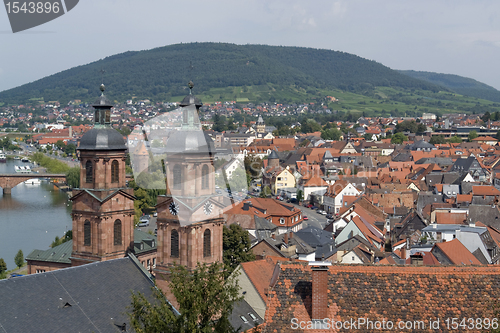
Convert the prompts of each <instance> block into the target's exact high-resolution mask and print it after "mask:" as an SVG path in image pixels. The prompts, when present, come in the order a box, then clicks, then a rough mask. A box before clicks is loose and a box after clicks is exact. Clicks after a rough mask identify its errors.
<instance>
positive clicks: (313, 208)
mask: <svg viewBox="0 0 500 333" xmlns="http://www.w3.org/2000/svg"><path fill="white" fill-rule="evenodd" d="M309 208H311V209H312V210H317V209H319V207H316V206H311V207H309Z"/></svg>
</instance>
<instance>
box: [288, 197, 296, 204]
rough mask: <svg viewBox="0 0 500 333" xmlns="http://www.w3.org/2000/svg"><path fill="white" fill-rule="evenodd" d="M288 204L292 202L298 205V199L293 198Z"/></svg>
mask: <svg viewBox="0 0 500 333" xmlns="http://www.w3.org/2000/svg"><path fill="white" fill-rule="evenodd" d="M288 202H290V203H297V199H296V198H291V199H290V200H288Z"/></svg>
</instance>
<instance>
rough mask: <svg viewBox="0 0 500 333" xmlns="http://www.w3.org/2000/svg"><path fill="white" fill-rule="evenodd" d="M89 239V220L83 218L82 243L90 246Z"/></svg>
mask: <svg viewBox="0 0 500 333" xmlns="http://www.w3.org/2000/svg"><path fill="white" fill-rule="evenodd" d="M90 240H91V229H90V221H89V220H85V222H84V223H83V245H85V246H90Z"/></svg>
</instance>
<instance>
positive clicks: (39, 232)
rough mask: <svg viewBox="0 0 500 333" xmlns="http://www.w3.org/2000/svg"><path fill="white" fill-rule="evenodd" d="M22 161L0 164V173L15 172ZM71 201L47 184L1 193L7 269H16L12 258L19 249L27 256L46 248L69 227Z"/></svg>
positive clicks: (0, 248)
mask: <svg viewBox="0 0 500 333" xmlns="http://www.w3.org/2000/svg"><path fill="white" fill-rule="evenodd" d="M15 165H28V163H22V162H21V161H13V160H10V161H7V163H0V174H8V173H15V171H14V166H15ZM70 214H71V202H70V201H69V200H68V196H67V194H66V193H64V192H61V191H59V190H58V189H57V187H54V185H52V184H50V183H49V182H46V181H43V182H42V183H41V184H40V185H25V184H24V183H21V184H19V185H17V186H16V187H14V188H13V189H12V194H11V195H6V196H4V195H3V193H2V190H0V258H3V259H4V260H5V262H6V263H7V269H9V270H10V269H14V268H16V264H15V263H14V257H15V255H16V253H17V252H18V251H19V250H20V249H21V250H23V253H24V256H25V257H26V256H27V255H28V254H29V253H30V252H31V251H33V250H34V249H40V250H45V249H48V248H49V246H50V244H51V243H52V241H53V240H54V238H55V237H56V236H59V237H61V236H63V234H64V232H65V231H66V230H70V229H71V228H72V222H71V215H70Z"/></svg>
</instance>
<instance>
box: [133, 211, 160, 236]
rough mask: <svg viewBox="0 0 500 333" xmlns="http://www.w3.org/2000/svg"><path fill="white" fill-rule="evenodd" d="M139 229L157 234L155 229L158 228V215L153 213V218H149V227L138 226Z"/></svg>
mask: <svg viewBox="0 0 500 333" xmlns="http://www.w3.org/2000/svg"><path fill="white" fill-rule="evenodd" d="M136 229H137V230H141V231H144V232H150V231H151V233H152V234H153V235H154V234H155V229H156V217H154V216H153V215H151V218H150V220H149V225H148V226H147V227H136Z"/></svg>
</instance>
